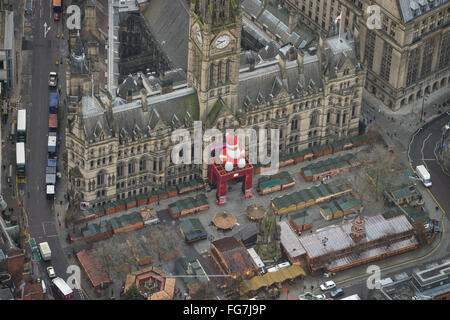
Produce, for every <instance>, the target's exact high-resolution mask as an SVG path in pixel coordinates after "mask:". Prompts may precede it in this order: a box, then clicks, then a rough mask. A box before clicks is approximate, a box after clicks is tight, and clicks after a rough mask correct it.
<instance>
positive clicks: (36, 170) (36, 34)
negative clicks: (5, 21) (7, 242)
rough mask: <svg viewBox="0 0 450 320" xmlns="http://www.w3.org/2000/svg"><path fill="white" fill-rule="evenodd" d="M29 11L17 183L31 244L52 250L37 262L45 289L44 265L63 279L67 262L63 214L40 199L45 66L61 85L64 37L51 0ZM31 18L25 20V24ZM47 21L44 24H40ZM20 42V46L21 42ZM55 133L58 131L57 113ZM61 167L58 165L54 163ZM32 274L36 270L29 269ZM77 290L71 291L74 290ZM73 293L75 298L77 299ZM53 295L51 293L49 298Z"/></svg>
mask: <svg viewBox="0 0 450 320" xmlns="http://www.w3.org/2000/svg"><path fill="white" fill-rule="evenodd" d="M34 8H35V9H34V11H33V15H28V16H25V21H26V22H28V24H29V25H31V26H33V28H32V29H31V28H28V30H27V29H25V30H24V40H25V41H24V43H25V44H26V45H25V49H30V50H24V51H23V52H24V55H23V66H22V68H23V73H24V74H30V75H31V78H29V83H28V84H27V83H24V85H23V87H22V101H23V107H25V108H26V109H27V117H28V118H27V124H28V137H27V147H26V159H27V161H26V165H27V168H26V184H25V185H24V186H23V185H21V186H19V198H22V202H23V204H24V209H25V211H26V214H27V218H28V219H27V220H28V228H27V229H26V231H27V233H28V235H29V237H31V238H34V239H35V240H36V243H40V242H44V241H47V242H48V243H49V245H50V248H51V251H52V259H51V261H50V262H46V263H45V262H42V261H41V262H40V263H39V264H38V266H39V273H40V275H41V276H42V278H43V279H46V283H47V284H48V285H47V287H48V288H50V286H49V284H50V279H49V278H48V276H47V272H46V267H47V266H49V265H52V266H53V267H54V268H55V271H56V275H57V276H59V277H61V278H63V279H64V280H67V277H68V275H67V274H66V270H67V267H68V265H69V263H68V260H67V255H68V254H71V253H70V252H64V250H63V248H62V246H61V243H60V238H59V236H58V234H59V229H60V228H61V227H62V226H61V223H62V222H63V218H64V217H58V216H55V215H56V214H55V210H54V205H53V203H52V202H51V201H49V200H47V198H46V194H45V193H46V191H45V168H46V165H47V136H48V115H49V108H48V105H49V95H48V93H49V87H48V82H47V81H48V75H49V73H50V72H51V71H56V72H58V74H59V77H60V79H59V85H60V86H62V88H61V89H62V90H64V87H65V67H66V66H65V63H64V64H62V65H61V64H59V63H58V65H56V61H57V60H58V61H61V59H64V60H65V54H64V52H65V50H64V47H65V46H66V41H65V40H63V39H58V38H57V36H56V35H57V34H61V33H63V25H62V23H63V21H58V22H55V21H54V20H53V16H52V8H51V1H43V2H41V1H34ZM30 22H31V24H30ZM45 24H46V25H47V28H45V27H44V25H45ZM23 47H24V46H23ZM63 100H64V99H63V98H62V97H60V110H59V113H61V112H63V111H64V110H63V107H64V104H63ZM59 119H60V132H59V135H62V134H63V133H64V132H63V130H61V125H62V122H63V121H61V115H59ZM58 170H59V171H62V170H63V168H61V167H60V168H58ZM33 273H36V270H33ZM75 291H77V290H75ZM77 293H78V292H75V299H79V298H82V297H81V296H80V295H79V294H77ZM55 298H57V297H55Z"/></svg>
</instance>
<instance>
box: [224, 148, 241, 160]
mask: <svg viewBox="0 0 450 320" xmlns="http://www.w3.org/2000/svg"><path fill="white" fill-rule="evenodd" d="M225 151H226V153H227V156H228V157H230V158H231V159H239V158H240V157H241V156H243V153H244V152H242V154H241V150H240V149H237V150H236V151H234V150H231V149H226V150H225Z"/></svg>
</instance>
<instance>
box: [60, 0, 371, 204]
mask: <svg viewBox="0 0 450 320" xmlns="http://www.w3.org/2000/svg"><path fill="white" fill-rule="evenodd" d="M235 3H236V1H232V0H230V1H225V2H222V1H220V2H219V1H214V8H215V9H214V10H212V11H210V10H209V9H208V10H205V8H204V6H205V5H206V1H197V2H195V3H193V4H192V5H191V11H190V23H189V26H190V29H189V31H186V32H187V33H188V37H189V57H188V68H187V72H186V74H185V75H184V76H185V77H186V75H187V83H186V81H184V82H182V81H181V82H180V81H179V79H183V71H182V70H181V71H180V70H175V71H173V72H166V73H161V74H160V75H159V78H157V77H155V76H153V75H151V76H149V75H144V74H142V73H139V74H138V75H136V76H130V77H128V78H127V80H126V81H125V83H126V84H125V83H124V84H123V86H125V85H126V90H125V89H124V90H121V88H120V87H119V90H118V93H119V94H118V96H116V97H112V96H111V95H110V94H109V93H105V92H103V91H102V90H100V94H99V95H98V96H95V95H84V96H83V97H82V98H80V101H79V103H78V106H77V108H76V109H77V112H76V115H74V116H73V118H71V119H70V120H69V126H68V129H67V132H66V135H67V139H66V147H67V156H68V157H67V158H68V175H69V187H68V188H69V193H70V195H71V196H72V197H74V198H76V199H78V200H81V201H89V202H91V203H92V204H94V205H95V204H104V203H106V202H109V201H112V200H116V199H124V198H127V197H130V196H134V195H138V194H141V193H146V192H149V191H151V190H152V189H157V188H163V187H166V186H173V185H177V184H179V183H183V182H188V181H191V180H193V179H196V178H203V179H204V178H206V173H207V170H206V169H207V166H206V164H204V165H197V164H192V165H186V164H180V165H175V164H174V163H173V162H172V161H171V151H172V149H173V147H174V143H172V141H171V139H170V138H171V134H172V132H173V131H174V130H176V129H179V128H186V129H188V130H189V131H190V132H191V135H193V131H194V130H193V129H194V125H193V123H194V121H202V123H203V129H207V128H217V129H219V130H220V131H223V132H224V131H225V130H226V129H238V128H241V129H244V130H245V129H271V128H273V129H279V132H280V152H281V154H289V153H295V152H297V151H300V150H303V149H306V148H308V147H312V146H317V145H324V144H328V143H331V142H333V141H335V140H338V139H342V138H344V137H348V136H354V135H357V134H358V128H359V116H360V109H361V100H362V90H363V86H364V83H365V73H364V71H363V70H362V68H361V66H360V64H359V62H358V60H357V58H356V56H355V52H354V48H353V40H352V38H351V37H350V35H349V34H347V35H346V36H345V37H344V38H343V39H342V41H340V40H339V39H338V38H337V37H331V38H328V39H326V38H325V37H324V36H320V37H319V41H318V43H317V44H314V45H311V47H310V48H305V50H304V51H301V50H298V49H296V48H295V47H293V46H291V45H285V46H283V47H281V48H280V49H279V50H277V51H276V52H275V53H274V54H273V55H272V56H270V57H266V59H265V60H262V59H259V58H257V59H255V58H254V57H255V54H254V53H253V54H252V53H250V52H241V48H240V36H241V35H240V34H241V27H242V23H241V19H242V12H241V9H240V7H239V6H236V4H235ZM221 41H224V43H225V44H226V45H225V46H224V47H223V46H222V42H221ZM256 56H257V55H256ZM249 57H250V58H249ZM120 92H125V93H124V94H122V96H121V93H120ZM124 95H126V96H124ZM246 147H247V148H248V145H247V146H246Z"/></svg>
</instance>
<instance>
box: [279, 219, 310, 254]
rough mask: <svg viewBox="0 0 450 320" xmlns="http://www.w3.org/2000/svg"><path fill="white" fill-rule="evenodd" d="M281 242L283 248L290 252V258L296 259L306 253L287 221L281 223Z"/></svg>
mask: <svg viewBox="0 0 450 320" xmlns="http://www.w3.org/2000/svg"><path fill="white" fill-rule="evenodd" d="M279 225H280V228H281V230H280V240H281V245H282V246H283V248H284V249H285V250H286V251H287V252H288V254H289V256H290V257H292V258H296V257H299V256H302V255H304V254H305V253H306V251H305V249H304V248H303V246H302V244H301V243H300V240H299V238H298V236H297V234H296V233H295V232H294V230H292V229H291V227H290V226H289V223H288V222H287V221H281V222H280V223H279Z"/></svg>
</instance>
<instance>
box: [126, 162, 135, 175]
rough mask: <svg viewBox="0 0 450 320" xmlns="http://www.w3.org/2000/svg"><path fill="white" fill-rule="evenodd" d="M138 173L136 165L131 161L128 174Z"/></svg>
mask: <svg viewBox="0 0 450 320" xmlns="http://www.w3.org/2000/svg"><path fill="white" fill-rule="evenodd" d="M135 172H136V164H135V163H134V160H131V161H130V162H129V163H128V174H133V173H135Z"/></svg>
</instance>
